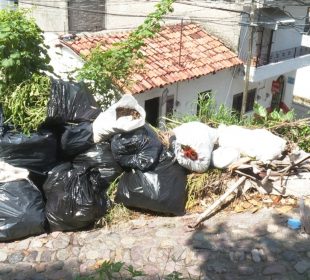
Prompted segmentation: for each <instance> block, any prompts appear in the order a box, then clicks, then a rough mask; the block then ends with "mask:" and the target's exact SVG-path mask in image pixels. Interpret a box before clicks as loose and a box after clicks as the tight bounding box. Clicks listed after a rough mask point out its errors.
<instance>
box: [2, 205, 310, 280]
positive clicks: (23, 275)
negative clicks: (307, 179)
mask: <svg viewBox="0 0 310 280" xmlns="http://www.w3.org/2000/svg"><path fill="white" fill-rule="evenodd" d="M296 210H298V209H296ZM296 210H295V211H296ZM296 215H297V213H294V212H290V213H288V214H285V215H283V214H282V215H281V214H279V213H278V212H276V210H275V209H272V208H264V209H261V210H260V211H258V212H256V213H255V214H252V213H240V214H236V213H230V214H229V215H228V214H227V212H220V213H218V214H217V215H215V216H213V217H212V218H211V219H209V220H208V221H207V222H205V223H204V225H203V226H202V227H201V228H200V229H198V230H191V229H189V228H188V227H187V225H188V224H189V223H190V222H192V221H194V219H195V215H188V216H184V217H178V218H175V217H150V216H145V215H141V216H140V217H139V218H138V219H136V220H132V221H129V222H127V223H122V224H119V225H117V226H113V227H112V228H109V229H108V228H101V229H96V230H91V231H81V232H67V233H62V232H54V233H51V234H48V235H47V234H44V235H40V236H36V237H30V238H27V239H24V240H21V241H16V242H10V243H0V279H1V280H2V279H3V280H10V279H21V280H27V279H31V280H39V279H42V280H43V279H51V280H53V279H57V280H58V279H65V280H67V279H74V278H75V277H76V276H77V275H80V274H81V275H84V274H87V273H91V272H92V271H93V270H94V268H95V267H96V264H98V262H100V261H102V260H112V261H123V262H125V263H126V264H127V265H129V264H132V265H133V266H134V268H136V269H142V270H144V272H145V273H147V274H148V275H150V276H148V277H146V276H143V277H142V278H141V277H140V279H163V277H162V276H163V275H167V274H169V273H170V272H172V271H174V270H176V271H178V272H181V273H182V274H183V277H184V276H186V279H204V280H211V279H212V280H220V279H223V280H230V279H254V280H255V279H263V280H264V279H266V280H267V279H268V280H276V279H278V280H286V279H291V280H298V279H310V237H309V236H308V235H306V234H305V233H303V232H301V231H300V230H291V229H289V228H288V227H287V225H286V221H287V218H288V217H296Z"/></svg>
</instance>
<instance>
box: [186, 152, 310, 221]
mask: <svg viewBox="0 0 310 280" xmlns="http://www.w3.org/2000/svg"><path fill="white" fill-rule="evenodd" d="M226 172H227V173H229V174H230V176H231V178H232V176H235V175H239V176H241V177H240V178H239V179H238V180H237V181H236V182H235V183H234V184H232V185H231V184H230V186H229V187H228V188H226V190H225V192H224V193H222V195H221V196H219V197H218V198H217V199H216V200H214V201H213V203H212V204H211V205H209V206H208V207H207V209H206V210H205V211H204V212H203V213H201V214H200V215H199V216H198V218H197V219H196V221H195V223H194V224H193V225H190V227H198V226H199V225H200V224H201V223H202V222H203V221H204V220H206V219H207V218H208V217H209V216H210V215H212V214H214V213H215V211H216V210H218V208H220V207H221V206H223V204H224V203H227V201H231V200H233V198H236V195H235V193H237V194H238V193H240V192H238V190H240V189H242V196H241V197H240V198H239V199H238V200H235V203H231V208H230V210H233V211H235V212H243V211H248V210H250V211H252V213H254V212H256V211H257V210H258V209H260V208H261V207H264V206H269V207H275V208H277V209H278V211H279V212H280V213H286V212H288V211H289V210H291V209H292V208H294V207H296V206H297V197H298V196H299V195H298V193H296V195H294V194H293V195H292V194H291V195H290V194H289V193H286V183H287V180H288V178H290V177H292V176H297V177H298V178H301V179H302V178H303V176H306V178H305V186H306V185H309V180H307V178H308V177H309V179H310V176H308V175H309V172H310V154H309V153H305V152H303V151H301V150H295V151H292V152H291V153H289V154H287V155H286V156H285V157H284V158H283V159H282V160H272V161H270V162H269V163H263V162H261V161H256V160H253V159H251V158H250V157H243V158H241V159H239V160H238V161H236V162H234V163H233V164H231V165H230V166H229V167H228V169H227V171H226ZM307 176H308V177H307ZM296 180H297V179H296ZM306 180H307V181H308V183H306ZM247 181H249V183H250V184H246V183H247ZM268 185H269V187H268ZM270 185H271V189H270ZM277 187H278V188H277ZM250 189H251V190H255V192H254V193H253V192H252V193H251V194H248V195H247V192H248V191H249V190H250ZM273 193H275V194H273ZM306 195H310V192H308V193H306Z"/></svg>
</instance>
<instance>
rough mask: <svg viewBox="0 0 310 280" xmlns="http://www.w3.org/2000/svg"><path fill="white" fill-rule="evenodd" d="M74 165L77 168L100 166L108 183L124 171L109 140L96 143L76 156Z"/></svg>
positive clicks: (101, 172)
mask: <svg viewBox="0 0 310 280" xmlns="http://www.w3.org/2000/svg"><path fill="white" fill-rule="evenodd" d="M73 166H74V167H75V168H77V167H85V168H93V167H95V168H98V170H99V172H100V174H101V177H102V178H103V179H104V180H105V181H106V182H107V184H110V183H112V182H113V181H114V180H115V179H116V178H117V177H118V176H119V175H121V173H122V169H121V167H120V166H119V165H118V163H117V162H116V161H115V159H114V157H113V155H112V151H111V146H110V143H108V142H103V143H99V144H94V145H93V146H92V147H91V148H90V149H88V150H87V151H85V152H84V153H81V154H79V155H78V156H76V157H75V158H74V160H73Z"/></svg>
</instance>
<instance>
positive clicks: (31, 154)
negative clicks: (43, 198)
mask: <svg viewBox="0 0 310 280" xmlns="http://www.w3.org/2000/svg"><path fill="white" fill-rule="evenodd" d="M0 160H2V161H4V162H6V163H9V164H11V165H13V166H16V167H21V168H25V169H28V170H33V171H36V172H40V173H41V172H46V171H48V170H50V169H51V168H52V167H53V166H55V164H56V162H57V141H56V137H55V135H54V134H53V133H51V132H46V131H41V132H37V133H31V134H30V135H29V136H27V135H25V134H22V133H18V132H11V131H8V132H6V133H5V134H4V135H3V136H0Z"/></svg>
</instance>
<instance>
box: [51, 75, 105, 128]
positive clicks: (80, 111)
mask: <svg viewBox="0 0 310 280" xmlns="http://www.w3.org/2000/svg"><path fill="white" fill-rule="evenodd" d="M100 112H101V109H100V107H99V105H98V104H97V102H96V101H95V98H94V97H93V95H92V94H91V93H90V91H89V90H88V89H87V87H86V85H85V84H84V83H82V82H80V83H76V82H72V81H63V80H52V88H51V96H50V100H49V102H48V106H47V119H46V123H52V124H63V123H67V122H73V123H79V122H83V121H92V120H94V119H95V118H96V117H97V116H98V115H99V114H100Z"/></svg>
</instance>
